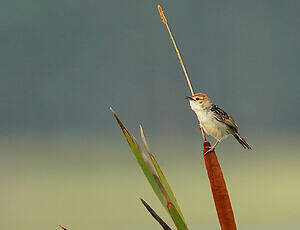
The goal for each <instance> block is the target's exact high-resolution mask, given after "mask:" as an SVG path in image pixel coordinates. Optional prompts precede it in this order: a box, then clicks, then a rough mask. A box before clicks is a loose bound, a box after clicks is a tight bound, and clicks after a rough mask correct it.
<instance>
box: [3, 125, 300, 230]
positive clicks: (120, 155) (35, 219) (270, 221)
mask: <svg viewBox="0 0 300 230" xmlns="http://www.w3.org/2000/svg"><path fill="white" fill-rule="evenodd" d="M136 132H137V131H136ZM136 136H137V135H136ZM199 136H200V135H196V134H195V136H190V137H186V136H174V137H171V138H170V137H168V138H165V137H160V139H161V140H163V141H165V144H162V141H159V140H155V138H154V137H149V138H148V139H151V146H152V150H153V152H154V153H155V152H158V153H159V154H158V155H157V160H158V161H159V162H160V165H161V167H162V168H163V169H165V171H166V172H167V174H166V176H167V177H168V181H169V183H170V185H171V186H172V188H173V189H174V191H176V197H177V199H178V202H179V203H180V204H181V208H182V211H183V212H184V213H185V218H186V221H187V223H189V226H190V229H201V228H202V229H218V227H219V226H218V220H217V218H216V214H215V209H214V204H213V200H212V197H211V192H210V188H209V183H208V180H207V177H206V172H205V169H204V162H203V158H202V157H200V154H199V152H200V150H201V143H200V142H199ZM257 138H259V137H257ZM122 139H123V138H122V137H121V136H120V135H118V136H106V137H104V136H92V135H82V136H68V135H47V136H42V135H40V136H30V135H28V136H22V137H21V136H19V137H16V136H15V137H1V138H0V145H1V161H0V188H1V189H0V204H1V206H0V229H40V228H41V226H42V228H43V229H49V230H50V229H51V230H53V229H56V227H57V224H63V225H65V226H66V227H69V228H70V229H72V230H75V229H83V228H85V229H86V228H93V229H102V228H104V227H105V228H106V229H140V226H143V229H159V227H158V226H157V223H155V221H154V220H152V219H151V218H149V216H148V214H147V212H146V210H145V209H144V207H143V206H142V204H141V203H140V201H139V199H138V198H139V197H143V198H145V199H146V200H147V201H148V202H149V203H151V206H152V207H153V208H154V209H155V210H156V211H157V212H158V214H159V215H161V216H162V217H163V218H164V219H165V220H167V222H168V223H171V220H170V218H169V217H167V215H166V212H165V210H162V209H163V208H162V207H161V205H160V203H159V201H158V199H157V198H156V197H155V196H153V192H152V191H151V189H150V186H149V184H148V183H147V182H146V181H145V180H144V175H143V173H142V172H141V170H140V169H139V168H138V166H137V165H136V162H135V159H134V158H133V156H132V154H131V153H130V150H129V149H128V146H127V143H126V142H125V141H124V140H122ZM120 140H121V141H120ZM248 140H249V142H251V144H252V145H253V146H254V148H255V151H253V152H250V151H249V152H248V151H245V150H243V149H241V148H240V146H239V145H238V144H236V143H235V142H234V140H232V139H231V138H229V139H227V140H226V141H225V142H224V143H222V144H221V145H220V146H218V151H217V152H218V156H219V160H220V164H221V166H222V169H223V172H224V173H225V175H226V176H227V177H226V178H225V179H226V181H227V185H228V189H229V193H230V196H231V200H232V205H233V208H234V211H235V216H236V220H237V225H238V227H239V228H241V229H244V230H248V229H249V230H250V229H272V230H274V229H282V228H289V229H297V227H298V226H299V222H298V219H299V213H300V201H299V199H298V196H299V194H300V182H299V178H300V168H299V160H300V154H299V150H298V148H297V140H299V136H290V137H282V136H274V135H273V134H269V135H266V138H264V142H262V141H258V139H255V138H254V137H252V138H251V137H248ZM280 141H283V143H285V144H286V145H285V146H280ZM230 145H231V146H233V150H234V151H233V152H232V153H231V154H227V153H229V152H228V150H229V146H230ZM187 149H188V151H187ZM285 149H286V151H285ZM229 178H230V179H229ZM199 204H200V205H201V207H203V208H202V209H200V210H199V208H198V205H199ZM123 212H125V213H127V214H128V215H127V216H124V213H123Z"/></svg>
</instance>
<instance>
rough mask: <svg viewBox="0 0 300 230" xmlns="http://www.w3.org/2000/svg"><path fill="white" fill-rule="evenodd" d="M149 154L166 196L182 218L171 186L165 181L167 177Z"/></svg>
mask: <svg viewBox="0 0 300 230" xmlns="http://www.w3.org/2000/svg"><path fill="white" fill-rule="evenodd" d="M149 156H150V159H151V161H152V163H153V165H154V168H155V169H156V172H157V175H158V176H159V178H160V181H161V183H162V185H163V186H164V189H165V191H166V193H167V194H168V196H169V198H170V200H171V202H172V204H173V205H174V206H175V208H176V209H177V211H178V213H179V214H180V215H181V217H182V219H184V218H183V214H182V212H181V210H180V207H179V204H178V202H177V200H176V198H175V195H174V193H173V191H172V189H171V187H170V185H169V183H168V181H167V178H166V177H165V175H164V173H163V171H162V170H161V168H160V166H159V164H158V162H157V160H156V159H155V157H154V156H153V154H151V153H149Z"/></svg>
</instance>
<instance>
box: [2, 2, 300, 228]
mask: <svg viewBox="0 0 300 230" xmlns="http://www.w3.org/2000/svg"><path fill="white" fill-rule="evenodd" d="M158 3H159V4H161V5H162V6H163V8H164V9H165V13H166V15H167V17H168V21H169V24H170V27H171V30H172V31H173V33H174V36H175V38H176V40H177V43H178V46H179V48H180V50H181V52H182V54H183V58H184V62H185V64H186V67H187V69H188V72H189V73H190V77H191V81H192V84H193V86H194V90H195V91H196V92H198V91H200V90H201V91H202V92H205V93H207V94H208V95H209V96H210V97H211V98H212V99H213V101H214V102H215V103H216V104H219V105H220V106H221V107H223V108H225V110H226V111H227V112H229V113H230V114H232V115H233V117H234V118H235V120H236V121H237V123H238V124H239V127H240V131H241V133H242V134H243V135H244V136H245V137H246V138H247V140H248V141H249V143H250V144H251V145H252V146H253V147H254V151H251V152H250V151H245V150H244V149H242V147H241V146H240V145H239V144H238V143H237V142H236V141H234V140H233V139H232V138H228V139H226V141H224V142H222V143H221V144H220V145H219V146H218V148H217V154H218V156H219V160H220V163H221V166H222V168H223V172H224V174H225V177H226V181H227V184H228V189H229V192H230V195H231V200H232V205H233V208H234V211H235V216H236V220H237V224H238V227H239V228H240V229H244V230H250V229H251V230H252V229H272V230H274V229H282V228H288V229H296V228H297V227H299V217H300V201H299V199H298V197H299V194H300V182H299V176H300V169H299V160H300V155H299V149H298V142H299V139H300V134H299V131H300V120H299V113H300V106H299V100H300V92H299V85H300V78H299V74H300V65H299V64H298V60H299V58H300V50H299V40H300V30H299V23H300V18H299V9H300V2H299V1H279V0H273V1H267V0H263V1H257V0H254V1H238V0H229V1H220V0H219V1H208V0H205V1H203V0H201V1H196V0H193V1H188V2H187V1H179V0H173V1H160V2H157V1H108V0H103V1H92V0H87V1H79V0H73V1H69V0H60V1H58V0H52V1H29V0H27V1H20V0H18V1H3V2H2V4H1V5H2V6H1V8H0V18H1V19H0V35H1V39H0V50H1V52H0V60H1V61H0V63H1V68H0V73H1V77H0V83H1V84H0V94H1V97H0V105H1V106H0V114H1V119H0V145H1V150H2V151H1V155H0V156H1V160H0V188H1V189H0V204H1V205H0V229H11V230H15V229H33V230H34V229H41V228H42V229H49V230H53V229H55V228H56V226H57V224H63V225H65V226H66V227H70V229H72V230H75V229H88V228H90V229H103V228H105V229H132V230H135V229H159V228H160V227H159V226H158V225H157V224H156V223H155V222H154V220H153V219H152V218H151V217H150V216H149V214H148V213H147V211H146V210H145V209H144V207H142V205H141V203H140V201H139V199H138V198H139V197H142V198H144V199H145V200H146V201H148V202H149V204H150V205H151V206H152V207H153V208H154V209H155V210H157V211H158V213H159V214H161V216H162V217H164V219H166V220H167V221H168V222H169V223H170V222H171V221H170V219H169V218H168V217H167V215H166V213H165V210H163V208H161V205H160V203H159V202H158V200H157V198H156V197H155V196H154V193H153V192H152V190H151V188H150V186H149V185H148V184H147V182H146V181H145V178H144V176H143V174H142V172H141V170H140V169H139V168H138V166H137V164H136V162H135V160H134V158H133V155H132V154H131V152H130V150H129V148H128V146H127V144H126V142H125V140H124V138H123V136H122V135H121V133H120V130H119V128H118V127H117V125H116V123H115V121H114V120H113V118H112V115H111V113H110V112H109V110H108V107H109V106H110V105H112V106H113V108H114V109H115V110H116V112H117V113H118V114H119V116H120V118H121V119H122V120H123V121H124V123H125V125H126V126H127V128H129V130H130V131H132V133H133V134H134V135H135V136H138V129H137V126H138V124H139V123H142V124H143V126H144V130H145V133H146V136H147V137H148V141H149V144H150V146H151V147H152V150H153V152H154V153H156V156H157V158H158V161H159V163H160V164H161V166H162V168H163V169H165V172H166V176H167V178H168V180H169V182H170V184H171V186H172V187H173V190H174V191H175V194H176V197H177V198H178V201H179V203H180V204H181V207H182V209H183V213H184V215H185V218H186V220H187V223H188V225H189V226H190V229H219V225H218V221H217V216H216V211H215V208H214V204H213V200H212V195H211V192H210V187H209V183H208V179H207V176H206V172H205V169H204V162H203V158H202V157H201V155H199V152H200V151H201V144H202V143H201V139H200V134H199V131H198V129H197V128H196V125H197V120H196V117H195V116H194V114H193V112H192V111H191V110H190V108H189V106H188V104H187V102H186V100H185V99H184V98H185V96H187V95H189V91H188V87H187V84H186V82H185V78H184V75H183V73H182V71H181V68H180V65H179V64H178V60H177V57H176V54H175V52H174V50H173V47H172V46H171V43H170V40H169V37H168V34H167V32H166V30H165V28H164V26H163V25H162V24H161V21H160V18H159V16H158V14H157V11H156V5H157V4H158ZM124 213H125V214H124Z"/></svg>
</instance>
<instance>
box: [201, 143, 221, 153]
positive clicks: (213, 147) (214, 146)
mask: <svg viewBox="0 0 300 230" xmlns="http://www.w3.org/2000/svg"><path fill="white" fill-rule="evenodd" d="M219 142H220V141H219V140H217V142H216V143H215V144H214V145H213V146H212V147H211V148H210V149H209V150H207V151H206V152H205V154H204V155H207V154H208V153H211V152H212V151H214V150H215V148H216V146H217V144H219Z"/></svg>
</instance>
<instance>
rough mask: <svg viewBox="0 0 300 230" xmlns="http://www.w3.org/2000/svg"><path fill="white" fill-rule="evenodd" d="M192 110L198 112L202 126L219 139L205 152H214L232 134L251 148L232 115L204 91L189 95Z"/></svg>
mask: <svg viewBox="0 0 300 230" xmlns="http://www.w3.org/2000/svg"><path fill="white" fill-rule="evenodd" d="M187 99H188V100H189V102H190V106H191V108H192V110H193V111H194V112H195V113H196V115H197V117H198V120H199V122H200V127H201V128H203V129H204V131H205V132H206V133H207V134H209V135H211V136H213V137H214V138H216V139H217V142H216V143H215V144H214V145H213V146H212V147H211V148H210V149H209V150H208V151H207V152H206V153H205V154H207V153H209V152H212V151H213V150H214V149H215V148H216V146H217V144H218V143H219V142H220V141H221V140H222V139H223V138H224V137H226V136H228V135H230V134H231V135H232V136H234V137H235V139H236V140H237V141H238V142H239V143H240V144H241V145H242V146H243V147H244V148H245V149H246V148H247V149H251V147H250V145H249V144H248V143H247V141H246V140H245V139H244V138H243V137H242V136H241V135H240V134H239V132H238V126H237V125H236V123H235V121H234V120H233V118H232V117H231V116H229V115H228V114H227V113H226V112H225V111H224V110H223V109H221V108H219V107H218V106H217V105H215V104H213V103H212V102H211V100H210V99H209V98H208V97H207V96H206V95H205V94H203V93H198V94H195V95H194V96H192V97H187Z"/></svg>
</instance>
